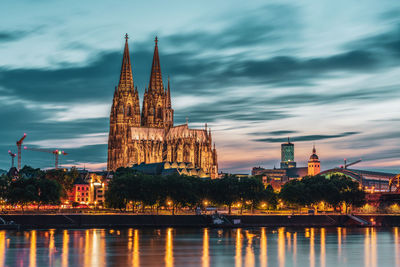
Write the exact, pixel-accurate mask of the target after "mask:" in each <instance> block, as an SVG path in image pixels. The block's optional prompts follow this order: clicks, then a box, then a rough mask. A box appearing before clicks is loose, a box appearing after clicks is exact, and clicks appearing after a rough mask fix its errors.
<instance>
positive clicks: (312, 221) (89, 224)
mask: <svg viewBox="0 0 400 267" xmlns="http://www.w3.org/2000/svg"><path fill="white" fill-rule="evenodd" d="M1 217H2V218H3V219H4V220H6V221H13V222H14V223H15V224H19V225H20V226H21V228H37V229H41V228H43V229H48V228H94V227H101V228H113V227H348V226H385V227H392V226H400V216H390V215H375V216H357V217H354V216H348V215H225V216H223V223H222V224H216V223H215V220H214V219H215V216H213V215H119V214H115V215H2V216H1ZM362 222H369V224H364V223H362Z"/></svg>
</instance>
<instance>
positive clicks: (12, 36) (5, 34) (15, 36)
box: [0, 25, 45, 44]
mask: <svg viewBox="0 0 400 267" xmlns="http://www.w3.org/2000/svg"><path fill="white" fill-rule="evenodd" d="M44 28H45V26H43V25H40V26H36V27H34V28H32V29H26V30H14V31H0V44H1V43H6V42H13V41H18V40H21V39H23V38H26V37H28V36H30V35H32V34H37V33H40V32H42V31H43V29H44Z"/></svg>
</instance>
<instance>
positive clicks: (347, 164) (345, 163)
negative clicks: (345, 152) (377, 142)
mask: <svg viewBox="0 0 400 267" xmlns="http://www.w3.org/2000/svg"><path fill="white" fill-rule="evenodd" d="M360 162H361V159H359V160H356V161H354V162H351V163H347V159H344V165H342V166H340V168H342V169H347V167H349V166H352V165H355V164H357V163H360Z"/></svg>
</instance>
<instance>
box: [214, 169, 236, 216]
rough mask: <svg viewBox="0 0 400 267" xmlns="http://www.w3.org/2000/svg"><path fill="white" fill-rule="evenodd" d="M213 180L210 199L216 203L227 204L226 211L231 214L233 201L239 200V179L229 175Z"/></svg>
mask: <svg viewBox="0 0 400 267" xmlns="http://www.w3.org/2000/svg"><path fill="white" fill-rule="evenodd" d="M214 181H215V182H214V186H213V189H212V197H211V198H212V200H213V201H214V202H215V203H217V204H222V205H227V206H228V213H229V214H231V213H232V205H233V203H235V202H237V201H239V200H240V195H239V194H240V187H239V180H238V179H237V178H236V177H235V176H233V175H229V176H225V177H224V178H222V179H218V180H214Z"/></svg>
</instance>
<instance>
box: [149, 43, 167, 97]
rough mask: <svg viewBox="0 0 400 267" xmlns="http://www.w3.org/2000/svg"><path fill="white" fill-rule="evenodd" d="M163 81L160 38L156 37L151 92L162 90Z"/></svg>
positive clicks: (150, 84)
mask: <svg viewBox="0 0 400 267" xmlns="http://www.w3.org/2000/svg"><path fill="white" fill-rule="evenodd" d="M163 87H164V86H163V82H162V76H161V67H160V58H159V56H158V39H157V37H156V39H155V46H154V55H153V64H152V66H151V73H150V83H149V92H150V91H153V92H162V90H163Z"/></svg>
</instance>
